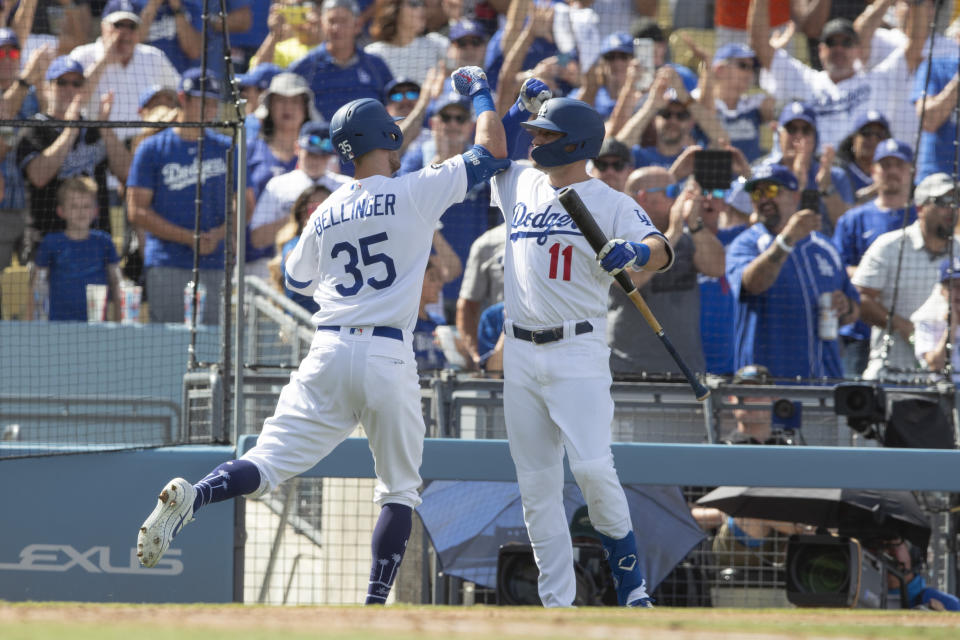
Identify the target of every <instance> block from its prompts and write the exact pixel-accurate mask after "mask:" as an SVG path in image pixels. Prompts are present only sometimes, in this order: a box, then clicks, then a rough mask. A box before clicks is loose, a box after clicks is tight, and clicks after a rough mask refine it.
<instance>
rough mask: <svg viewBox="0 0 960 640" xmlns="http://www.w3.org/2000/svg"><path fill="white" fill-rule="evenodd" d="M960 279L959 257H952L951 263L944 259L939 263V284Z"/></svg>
mask: <svg viewBox="0 0 960 640" xmlns="http://www.w3.org/2000/svg"><path fill="white" fill-rule="evenodd" d="M958 278H960V256H954V257H953V262H952V263H951V262H950V258H944V259H943V261H941V262H940V282H947V281H948V280H956V279H958Z"/></svg>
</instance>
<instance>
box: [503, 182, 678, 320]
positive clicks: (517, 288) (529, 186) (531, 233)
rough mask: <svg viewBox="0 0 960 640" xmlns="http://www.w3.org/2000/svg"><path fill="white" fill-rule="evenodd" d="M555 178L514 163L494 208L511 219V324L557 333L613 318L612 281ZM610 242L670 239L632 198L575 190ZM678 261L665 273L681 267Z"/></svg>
mask: <svg viewBox="0 0 960 640" xmlns="http://www.w3.org/2000/svg"><path fill="white" fill-rule="evenodd" d="M549 180H550V179H549V177H548V176H547V175H546V174H544V173H543V172H541V171H539V170H538V169H534V168H532V167H524V166H522V165H519V164H516V163H513V164H511V165H510V168H509V169H507V170H506V171H505V172H503V173H501V174H500V175H497V176H494V177H493V179H492V180H491V182H490V184H491V194H492V198H491V201H492V202H493V203H494V204H496V205H498V206H499V207H500V210H501V211H503V212H504V217H505V218H506V222H507V225H506V226H507V243H506V251H505V254H504V306H505V311H506V314H505V315H506V318H507V319H509V320H512V321H513V322H515V323H516V324H518V325H520V326H522V327H527V328H536V327H551V326H557V325H560V324H563V322H564V321H565V320H580V319H587V318H606V316H607V291H608V289H609V287H610V283H611V282H612V278H611V277H610V275H609V274H608V273H607V272H606V271H604V270H603V269H602V268H601V267H600V265H599V264H598V263H597V254H596V252H595V251H594V250H593V249H592V248H591V247H590V243H588V242H587V240H586V238H584V237H583V233H582V232H581V231H580V229H579V228H578V227H577V225H576V223H574V222H573V219H572V218H571V217H570V215H569V214H568V213H567V212H566V210H565V209H564V208H563V205H561V204H560V201H559V200H558V199H557V190H556V189H554V188H553V187H552V186H550V181H549ZM571 187H572V188H573V189H575V190H576V192H577V193H578V194H579V195H580V198H581V199H582V200H583V202H584V204H586V205H587V209H588V210H589V211H590V212H591V213H592V214H593V217H594V219H595V220H596V221H597V224H598V225H599V226H600V229H601V230H602V231H603V233H604V234H605V235H606V236H607V238H611V239H612V238H623V239H625V240H630V241H632V242H640V241H641V240H643V239H644V238H646V237H647V236H649V235H651V234H656V235H660V236H662V235H663V234H661V233H660V232H659V231H658V230H657V228H656V227H655V226H654V225H653V223H652V222H651V221H650V218H649V216H648V215H647V214H646V212H645V211H644V210H643V209H642V208H641V207H640V205H638V204H637V203H636V202H634V201H633V200H632V199H631V198H630V197H629V196H627V195H626V194H623V193H620V192H619V191H615V190H613V189H611V188H610V187H608V186H607V185H606V184H604V183H603V182H601V181H600V180H597V179H596V178H591V179H589V180H586V181H584V182H579V183H577V184H574V185H571ZM664 243H666V245H667V247H668V251H669V252H670V261H669V264H667V265H666V266H665V267H663V269H661V271H666V270H667V269H669V268H670V266H671V265H672V264H673V251H672V250H671V249H669V247H670V243H669V242H667V241H666V238H664Z"/></svg>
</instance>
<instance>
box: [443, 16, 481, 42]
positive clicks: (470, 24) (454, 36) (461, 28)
mask: <svg viewBox="0 0 960 640" xmlns="http://www.w3.org/2000/svg"><path fill="white" fill-rule="evenodd" d="M468 36H476V37H478V38H483V39H484V40H486V39H487V32H486V31H484V30H483V27H481V26H480V23H479V22H477V21H476V20H470V19H469V18H463V19H462V20H457V21H456V22H454V23H453V25H451V26H450V40H451V42H452V41H455V40H459V39H460V38H466V37H468Z"/></svg>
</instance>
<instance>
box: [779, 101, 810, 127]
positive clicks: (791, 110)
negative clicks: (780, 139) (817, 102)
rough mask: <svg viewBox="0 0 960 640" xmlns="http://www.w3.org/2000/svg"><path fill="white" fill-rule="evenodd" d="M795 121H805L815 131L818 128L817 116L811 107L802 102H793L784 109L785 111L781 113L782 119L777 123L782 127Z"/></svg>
mask: <svg viewBox="0 0 960 640" xmlns="http://www.w3.org/2000/svg"><path fill="white" fill-rule="evenodd" d="M794 120H803V121H804V122H809V123H810V126H812V127H813V128H814V129H816V128H817V114H816V113H814V112H813V109H811V108H810V107H809V106H807V105H805V104H803V103H802V102H791V103H790V104H788V105H786V106H785V107H784V108H783V111H781V112H780V119H779V120H778V121H777V122H778V124H779V125H780V126H781V127H782V126H784V125H785V124H787V123H788V122H792V121H794Z"/></svg>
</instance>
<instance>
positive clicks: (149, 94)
mask: <svg viewBox="0 0 960 640" xmlns="http://www.w3.org/2000/svg"><path fill="white" fill-rule="evenodd" d="M165 91H168V92H170V93H171V94H173V97H174V99H176V97H177V90H176V89H174V88H173V87H164V86H161V85H159V84H155V85H151V86H150V87H149V88H147V89H144V90H143V91H142V92H141V93H140V99H139V100H138V101H137V109H138V110H139V109H143V108H144V107H146V106H147V103H149V102H150V101H151V100H153V98H154V97H155V96H156V95H157V94H160V93H163V92H165Z"/></svg>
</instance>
